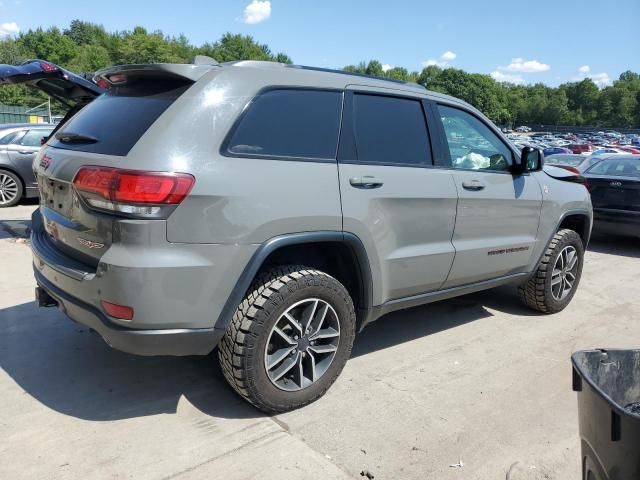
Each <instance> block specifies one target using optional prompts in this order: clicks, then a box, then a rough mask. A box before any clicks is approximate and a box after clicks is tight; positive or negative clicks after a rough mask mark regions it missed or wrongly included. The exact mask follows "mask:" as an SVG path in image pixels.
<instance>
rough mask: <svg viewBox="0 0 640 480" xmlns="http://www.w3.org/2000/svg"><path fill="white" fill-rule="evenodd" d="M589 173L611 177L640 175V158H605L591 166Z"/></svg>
mask: <svg viewBox="0 0 640 480" xmlns="http://www.w3.org/2000/svg"><path fill="white" fill-rule="evenodd" d="M587 173H591V174H593V175H605V176H610V177H640V160H639V159H635V158H630V159H619V160H603V161H602V162H600V163H597V164H596V165H594V166H593V167H591V168H590V169H589V170H588V172H587Z"/></svg>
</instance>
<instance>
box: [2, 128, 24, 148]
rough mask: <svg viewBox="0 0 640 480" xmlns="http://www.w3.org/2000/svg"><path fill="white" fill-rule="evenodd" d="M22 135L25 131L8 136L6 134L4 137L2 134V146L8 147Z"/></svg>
mask: <svg viewBox="0 0 640 480" xmlns="http://www.w3.org/2000/svg"><path fill="white" fill-rule="evenodd" d="M21 133H24V130H23V131H18V132H11V133H8V134H6V135H4V136H3V135H2V134H1V133H0V145H7V144H9V143H11V142H12V141H13V140H14V139H15V138H17V137H18V135H20V134H21Z"/></svg>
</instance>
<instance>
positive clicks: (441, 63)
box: [422, 50, 457, 67]
mask: <svg viewBox="0 0 640 480" xmlns="http://www.w3.org/2000/svg"><path fill="white" fill-rule="evenodd" d="M456 57H457V55H456V54H455V53H453V52H452V51H451V50H447V51H446V52H444V53H443V54H442V55H440V58H438V59H437V60H435V59H433V58H430V59H429V60H427V61H426V62H422V66H423V67H429V66H431V65H437V66H438V67H446V66H447V65H448V64H449V63H450V62H453V61H454V60H455V59H456Z"/></svg>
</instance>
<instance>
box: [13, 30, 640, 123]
mask: <svg viewBox="0 0 640 480" xmlns="http://www.w3.org/2000/svg"><path fill="white" fill-rule="evenodd" d="M195 55H208V56H210V57H213V58H215V59H216V60H217V61H219V62H227V61H231V60H271V61H276V62H282V63H292V61H291V58H289V56H288V55H286V54H285V53H274V52H272V51H271V49H270V48H269V47H268V46H267V45H265V44H261V43H259V42H257V41H256V40H254V39H253V38H252V37H251V36H245V35H239V34H231V33H225V34H224V35H222V37H221V38H220V39H219V40H217V41H215V42H207V43H204V44H203V45H200V46H195V45H192V44H191V43H190V42H189V40H188V39H187V37H186V36H184V35H180V36H178V37H172V36H167V35H165V34H163V33H162V32H161V31H153V32H149V31H147V30H146V29H144V28H143V27H136V28H134V29H133V30H130V31H117V32H107V31H106V30H105V29H104V27H102V26H101V25H96V24H93V23H89V22H85V21H81V20H73V21H72V22H71V24H70V25H69V28H66V29H64V30H60V29H59V28H57V27H51V28H48V29H46V30H45V29H42V28H38V29H35V30H29V31H26V32H23V33H20V34H19V35H18V36H17V37H15V38H5V39H3V40H0V63H10V64H17V63H20V62H22V61H24V60H27V59H32V58H40V59H45V60H48V61H50V62H53V63H56V64H58V65H60V66H62V67H64V68H66V69H68V70H71V71H73V72H76V73H83V72H94V71H96V70H98V69H100V68H104V67H107V66H110V65H118V64H125V63H155V62H168V63H172V62H173V63H187V62H190V61H191V60H192V59H193V57H194V56H195ZM344 70H345V71H348V72H354V73H364V74H368V75H374V76H379V77H386V78H391V79H395V80H402V81H409V82H416V83H419V84H421V85H423V86H425V87H426V88H428V89H429V90H433V91H436V92H441V93H446V94H449V95H453V96H455V97H457V98H460V99H462V100H465V101H467V102H469V103H470V104H472V105H473V106H475V107H476V108H478V109H479V110H480V111H482V112H483V113H484V114H485V115H487V116H488V117H489V118H490V119H491V120H493V121H494V122H496V123H498V124H501V125H506V124H511V125H520V124H544V125H578V126H583V125H588V126H598V127H604V128H607V127H608V128H640V75H639V74H638V73H635V72H632V71H626V72H624V73H622V74H621V75H620V77H619V78H618V79H617V80H615V81H614V82H613V84H612V85H610V86H607V87H605V88H603V89H600V88H598V86H597V85H596V84H595V83H594V82H593V80H591V79H590V78H585V79H583V80H580V81H576V82H568V83H563V84H562V85H560V86H558V87H549V86H547V85H544V84H542V83H536V84H533V85H514V84H512V83H505V82H497V81H496V80H494V79H493V78H492V77H491V76H489V75H485V74H480V73H468V72H465V71H463V70H460V69H457V68H440V67H438V66H436V65H431V66H428V67H426V68H424V69H423V70H422V71H419V72H418V71H408V70H407V69H405V68H401V67H396V68H391V69H383V66H382V63H381V62H379V61H377V60H371V61H369V62H361V63H359V64H357V65H347V66H345V67H344ZM45 100H46V97H44V95H43V94H41V93H39V92H37V91H33V90H31V89H29V88H27V87H25V86H21V85H12V86H3V87H2V88H0V104H5V105H24V106H30V107H32V106H34V105H36V104H37V103H41V102H43V101H45ZM55 110H56V111H61V110H62V107H61V106H56V107H55Z"/></svg>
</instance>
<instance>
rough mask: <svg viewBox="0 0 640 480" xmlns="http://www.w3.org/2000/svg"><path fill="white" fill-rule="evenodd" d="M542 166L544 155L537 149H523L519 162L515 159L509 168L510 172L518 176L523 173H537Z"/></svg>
mask: <svg viewBox="0 0 640 480" xmlns="http://www.w3.org/2000/svg"><path fill="white" fill-rule="evenodd" d="M543 166H544V153H543V152H542V150H540V149H539V148H533V147H524V148H523V149H522V154H521V155H520V161H519V162H518V159H516V161H515V163H514V164H513V165H512V166H511V172H512V173H514V174H516V175H519V174H522V173H525V172H538V171H540V170H542V167H543Z"/></svg>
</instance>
